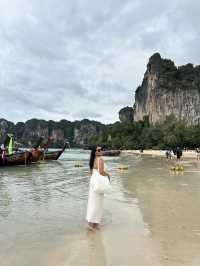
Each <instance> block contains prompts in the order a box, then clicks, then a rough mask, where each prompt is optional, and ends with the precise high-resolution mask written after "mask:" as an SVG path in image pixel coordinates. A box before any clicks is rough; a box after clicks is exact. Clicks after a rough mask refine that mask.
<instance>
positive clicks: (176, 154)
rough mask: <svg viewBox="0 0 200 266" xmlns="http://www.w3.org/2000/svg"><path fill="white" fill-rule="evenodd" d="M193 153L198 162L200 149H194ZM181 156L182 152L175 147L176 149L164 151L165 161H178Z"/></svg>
mask: <svg viewBox="0 0 200 266" xmlns="http://www.w3.org/2000/svg"><path fill="white" fill-rule="evenodd" d="M195 152H196V156H197V157H196V158H197V160H200V148H199V147H197V148H196V149H195ZM182 155H183V151H182V149H181V148H180V147H177V148H176V149H171V148H168V149H166V151H165V157H166V159H167V160H172V159H174V158H176V159H177V161H179V160H180V159H181V157H182Z"/></svg>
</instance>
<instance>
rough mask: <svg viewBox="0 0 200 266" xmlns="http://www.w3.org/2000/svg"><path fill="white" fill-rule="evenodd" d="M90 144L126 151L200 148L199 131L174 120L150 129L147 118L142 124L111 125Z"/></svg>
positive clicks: (119, 123) (199, 128)
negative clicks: (177, 147) (99, 144)
mask: <svg viewBox="0 0 200 266" xmlns="http://www.w3.org/2000/svg"><path fill="white" fill-rule="evenodd" d="M90 142H91V144H98V143H101V144H105V145H106V146H110V147H113V148H125V149H139V148H140V147H144V148H145V149H165V148H167V147H171V148H173V147H176V146H180V147H183V148H184V147H186V148H195V147H197V146H200V127H199V126H193V127H186V125H185V123H184V122H182V121H177V120H176V119H175V118H174V117H172V116H171V117H168V118H167V120H166V121H165V123H163V124H162V125H161V124H156V125H155V126H151V125H150V124H149V122H148V117H145V118H144V120H143V121H138V122H132V123H128V122H124V123H123V122H122V123H121V122H116V123H114V124H112V125H108V126H107V127H106V128H105V130H104V131H103V134H102V135H101V136H100V137H94V138H92V139H91V140H90Z"/></svg>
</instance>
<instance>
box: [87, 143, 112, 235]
mask: <svg viewBox="0 0 200 266" xmlns="http://www.w3.org/2000/svg"><path fill="white" fill-rule="evenodd" d="M89 167H90V172H91V178H90V185H89V196H88V205H87V215H86V220H87V222H88V229H89V230H91V231H95V229H96V228H97V227H98V225H99V224H100V222H101V218H102V214H103V199H104V194H100V193H96V192H95V191H94V190H93V182H94V177H95V172H96V171H98V172H99V173H100V174H101V175H103V176H105V178H109V180H110V175H109V173H107V172H106V171H105V169H104V161H103V158H102V150H101V147H100V146H96V147H94V148H93V149H92V151H91V155H90V162H89Z"/></svg>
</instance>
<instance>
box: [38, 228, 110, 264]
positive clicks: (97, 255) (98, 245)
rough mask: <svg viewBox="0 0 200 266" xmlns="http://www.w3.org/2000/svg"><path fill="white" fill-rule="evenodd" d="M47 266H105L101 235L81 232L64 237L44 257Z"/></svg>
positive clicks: (99, 233) (98, 232)
mask: <svg viewBox="0 0 200 266" xmlns="http://www.w3.org/2000/svg"><path fill="white" fill-rule="evenodd" d="M43 265H48V266H55V265H59V266H64V265H65V266H72V265H76V266H106V265H108V264H107V261H106V253H105V249H104V244H103V239H102V233H101V232H100V231H97V232H96V233H92V232H87V231H85V232H82V233H79V234H70V235H68V236H66V237H65V238H64V239H63V241H62V242H61V243H59V244H58V246H57V248H56V249H54V250H51V251H50V252H49V253H48V252H47V254H46V255H45V257H44V261H43Z"/></svg>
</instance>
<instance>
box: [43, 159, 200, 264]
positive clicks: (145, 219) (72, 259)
mask: <svg viewBox="0 0 200 266" xmlns="http://www.w3.org/2000/svg"><path fill="white" fill-rule="evenodd" d="M183 163H184V164H185V168H186V167H187V168H188V169H187V171H186V173H184V172H182V173H174V172H170V171H168V166H169V165H168V164H167V163H166V162H165V161H155V160H153V159H150V160H149V159H143V160H142V161H141V162H139V164H138V167H137V169H135V173H132V174H131V173H130V174H129V176H128V177H127V176H126V175H125V176H126V177H125V176H123V173H122V186H123V191H124V196H125V198H126V201H125V202H124V201H121V200H120V197H119V199H117V198H113V197H112V196H111V195H110V196H107V198H106V200H105V217H104V219H105V220H104V223H103V225H102V228H101V230H98V231H97V232H96V233H92V232H85V231H84V232H80V233H79V234H74V235H70V236H66V237H65V238H64V240H63V244H62V248H58V249H57V250H56V251H55V253H54V252H52V253H51V254H50V255H48V256H47V258H46V264H47V265H50V266H51V265H52V266H53V265H61V266H62V265H63V266H64V265H88V266H100V265H101V266H103V265H115V266H132V265H140V266H143V265H144V266H145V265H152V266H157V265H170V266H178V265H188V266H192V265H194V266H195V265H200V253H199V248H200V215H199V207H200V193H199V189H200V165H192V164H190V162H188V161H184V162H183ZM196 173H198V175H196Z"/></svg>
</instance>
